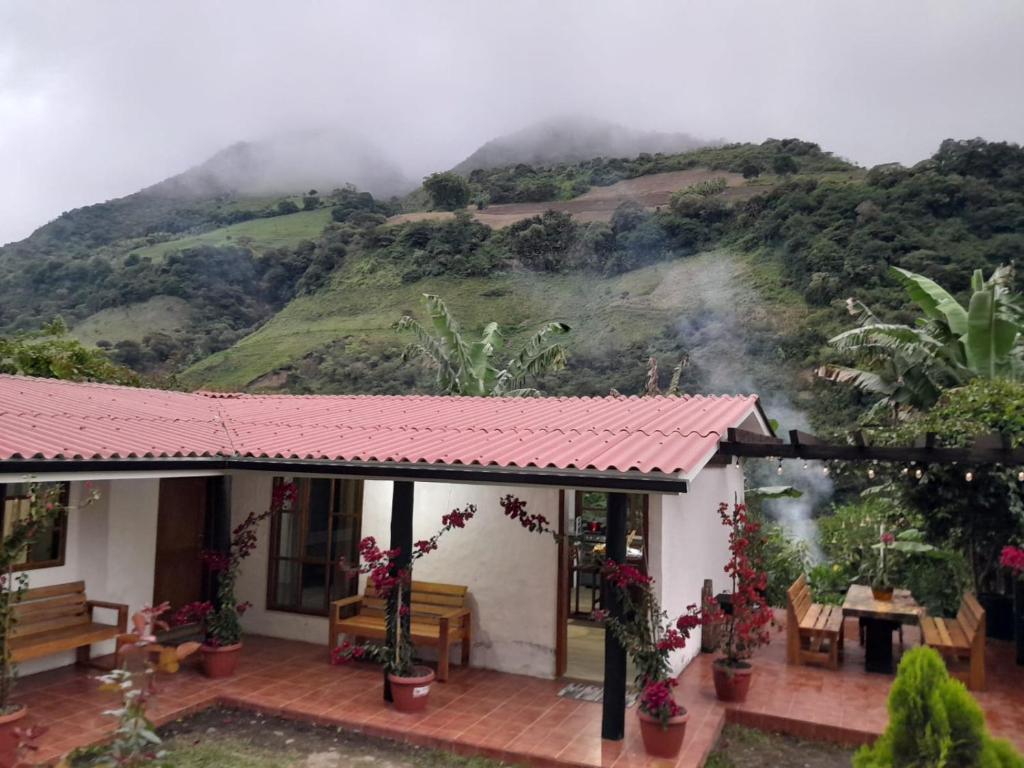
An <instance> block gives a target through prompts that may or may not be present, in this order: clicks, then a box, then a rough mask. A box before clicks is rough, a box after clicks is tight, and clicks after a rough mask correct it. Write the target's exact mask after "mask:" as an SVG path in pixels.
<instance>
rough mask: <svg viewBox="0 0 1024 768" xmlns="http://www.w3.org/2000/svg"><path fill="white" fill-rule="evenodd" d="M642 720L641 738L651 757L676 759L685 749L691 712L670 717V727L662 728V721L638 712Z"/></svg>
mask: <svg viewBox="0 0 1024 768" xmlns="http://www.w3.org/2000/svg"><path fill="white" fill-rule="evenodd" d="M637 717H639V719H640V738H642V739H643V742H644V750H645V751H646V752H647V754H648V755H650V756H651V757H675V756H676V755H678V754H679V750H680V749H682V748H683V739H684V738H685V737H686V723H687V721H688V720H689V719H690V713H689V712H683V714H681V715H679V716H678V717H670V718H669V720H668V725H667V726H666V727H664V728H663V727H662V725H661V721H660V720H659V719H658V718H656V717H652V716H651V715H648V714H647V713H646V712H641V711H640V710H637Z"/></svg>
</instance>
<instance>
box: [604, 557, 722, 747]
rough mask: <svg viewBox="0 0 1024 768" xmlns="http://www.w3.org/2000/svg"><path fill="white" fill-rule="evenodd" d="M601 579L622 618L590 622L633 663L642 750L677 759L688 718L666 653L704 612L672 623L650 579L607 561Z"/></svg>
mask: <svg viewBox="0 0 1024 768" xmlns="http://www.w3.org/2000/svg"><path fill="white" fill-rule="evenodd" d="M602 575H603V577H604V584H606V585H607V587H608V588H610V589H614V590H615V593H616V595H617V596H618V599H619V601H620V605H621V606H622V616H621V618H620V617H612V616H609V615H608V614H607V613H606V612H604V611H596V612H595V614H594V618H595V619H597V620H599V621H604V623H605V627H606V628H607V630H608V631H609V632H611V633H612V634H613V635H614V636H615V638H616V639H617V640H618V641H619V643H620V644H621V645H622V647H623V648H625V650H626V653H628V654H629V655H630V657H631V658H632V659H633V665H634V666H635V667H636V685H637V688H638V689H639V690H640V699H639V705H638V708H637V717H638V719H639V721H640V736H641V738H642V739H643V742H644V749H645V750H646V751H647V754H649V755H652V756H655V757H675V756H676V755H677V754H679V750H680V748H681V747H682V744H683V739H684V738H685V736H686V723H687V721H688V720H689V719H690V716H689V714H688V713H687V712H686V709H685V708H684V707H683V706H681V705H680V704H679V703H678V702H677V701H676V700H675V697H674V696H673V695H672V689H673V688H674V687H675V686H676V684H677V683H676V679H675V678H674V677H673V676H672V668H671V666H670V664H669V654H670V653H671V652H672V651H676V650H680V649H682V648H685V647H686V641H687V640H688V639H689V637H690V633H691V632H692V631H693V630H694V629H695V628H696V627H698V626H700V625H701V624H702V623H704V622H705V618H704V617H705V616H706V615H707V614H706V613H705V612H704V610H702V609H701V608H699V607H698V606H696V605H691V606H689V607H688V608H687V610H686V613H684V614H683V615H682V616H680V617H679V618H678V619H676V620H675V621H674V622H671V621H669V620H668V614H667V613H666V612H665V611H663V610H662V608H661V605H660V604H659V603H658V598H657V597H656V595H655V594H654V588H653V585H654V580H653V579H652V578H651V577H650V576H648V575H647V574H645V573H643V572H642V571H640V570H639V569H638V568H636V567H634V566H632V565H623V564H620V563H617V562H614V561H610V560H609V561H607V562H606V563H605V565H604V567H603V569H602Z"/></svg>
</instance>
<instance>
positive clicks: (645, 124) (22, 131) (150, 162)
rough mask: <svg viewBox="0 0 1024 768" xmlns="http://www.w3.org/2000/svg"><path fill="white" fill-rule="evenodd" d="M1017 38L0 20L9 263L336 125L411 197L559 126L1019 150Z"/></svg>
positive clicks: (171, 8)
mask: <svg viewBox="0 0 1024 768" xmlns="http://www.w3.org/2000/svg"><path fill="white" fill-rule="evenodd" d="M1022 39H1024V1H1022V0H969V1H968V0H948V1H943V0H921V1H920V2H918V1H914V0H879V1H878V2H869V1H867V0H857V2H847V1H845V0H844V1H842V2H840V1H839V0H836V1H835V2H833V1H831V0H806V2H803V1H797V0H785V1H782V0H779V1H773V0H747V1H746V2H729V1H728V0H704V1H703V2H688V1H687V0H667V1H666V2H658V1H656V0H621V2H602V1H601V0H579V1H578V2H573V1H569V0H537V1H536V2H517V1H516V0H466V1H465V2H461V1H459V2H455V1H452V0H434V1H433V2H423V1H422V0H410V1H409V2H397V1H396V2H385V1H384V0H369V1H368V2H362V3H355V2H341V1H340V0H334V1H333V2H327V1H326V0H321V1H314V0H289V1H288V2H284V1H283V0H271V1H266V2H265V1H264V0H237V1H235V2H217V1H216V0H195V1H194V2H193V1H192V0H173V1H172V0H164V2H160V3H157V2H147V0H125V1H124V2H116V1H114V0H109V1H108V0H64V1H63V2H51V1H50V0H0V172H2V174H3V176H2V178H0V243H2V242H6V241H8V240H13V239H18V238H21V237H24V236H25V235H27V234H28V233H29V232H31V231H32V230H33V229H34V228H36V227H37V226H39V225H41V224H43V223H45V222H46V221H48V220H49V219H52V218H53V217H55V216H56V215H58V214H59V213H60V212H61V211H63V210H67V209H69V208H73V207H77V206H80V205H86V204H90V203H95V202H100V201H102V200H105V199H109V198H112V197H119V196H121V195H124V194H128V193H130V192H133V191H135V190H137V189H139V188H140V187H143V186H146V185H148V184H151V183H154V182H156V181H159V180H161V179H163V178H165V177H167V176H169V175H172V174H174V173H177V172H179V171H181V170H184V169H185V168H187V167H189V166H190V165H194V164H196V163H198V162H201V161H202V160H204V159H205V158H206V157H207V156H209V155H210V154H212V153H213V152H215V151H217V150H218V149H221V148H223V147H224V146H226V145H228V144H231V143H233V142H235V141H238V140H240V139H247V138H260V137H264V136H270V135H274V134H277V133H280V132H282V131H288V130H292V129H305V128H310V127H315V128H318V129H320V128H323V127H325V126H331V125H339V124H340V125H345V126H348V127H350V128H355V129H356V130H358V131H360V132H362V133H364V134H365V135H366V136H368V137H369V138H370V139H371V140H372V141H373V142H375V143H376V144H378V145H379V146H381V147H382V148H383V150H384V151H385V153H386V154H388V155H389V156H391V157H393V158H394V159H395V160H396V161H397V162H398V163H399V165H400V166H401V167H402V168H403V169H404V170H405V171H406V172H407V173H408V174H410V175H412V176H414V177H415V176H419V175H422V174H423V173H425V172H427V171H430V170H435V169H438V168H442V167H449V166H451V165H453V164H455V163H456V162H458V161H459V160H461V159H462V158H463V157H465V156H466V155H468V154H469V153H470V152H471V151H472V150H473V149H475V148H476V147H477V146H478V145H479V144H481V143H482V142H484V141H486V140H487V139H489V138H492V137H494V136H496V135H499V134H502V133H506V132H508V131H510V130H514V129H516V128H520V127H523V126H524V125H526V124H529V123H531V122H532V121H534V120H537V119H540V118H544V117H549V116H552V115H560V114H593V115H595V116H599V117H602V118H605V119H609V120H613V121H616V122H619V123H622V124H625V125H628V126H633V127H637V128H647V129H656V130H663V131H682V132H687V133H691V134H695V135H697V136H702V137H724V138H727V139H734V140H753V141H758V140H761V139H763V138H765V137H768V136H774V137H783V136H799V137H801V138H806V139H810V140H813V141H817V142H819V143H820V144H821V145H822V146H823V147H825V148H826V149H829V150H832V151H834V152H836V153H837V154H839V155H842V156H845V157H848V158H850V159H853V160H856V161H857V162H860V163H862V164H866V165H872V164H875V163H879V162H887V161H892V160H899V161H902V162H905V163H911V162H915V161H917V160H920V159H921V158H923V157H925V156H927V155H928V154H930V153H931V152H932V151H934V149H935V148H936V147H937V145H938V143H939V141H941V140H942V139H943V138H945V137H949V136H953V137H971V136H977V135H980V136H984V137H986V138H989V139H999V140H1012V141H1016V142H1021V141H1024V98H1022V90H1024V89H1022V75H1024V46H1022V45H1021V40H1022Z"/></svg>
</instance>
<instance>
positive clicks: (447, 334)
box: [397, 293, 570, 397]
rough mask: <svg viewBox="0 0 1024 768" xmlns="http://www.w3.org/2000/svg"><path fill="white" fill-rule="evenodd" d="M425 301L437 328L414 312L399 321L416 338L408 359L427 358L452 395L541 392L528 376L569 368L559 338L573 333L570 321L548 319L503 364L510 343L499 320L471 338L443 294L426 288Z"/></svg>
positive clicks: (440, 383) (406, 355) (441, 386)
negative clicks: (528, 383)
mask: <svg viewBox="0 0 1024 768" xmlns="http://www.w3.org/2000/svg"><path fill="white" fill-rule="evenodd" d="M423 303H424V305H425V307H426V309H427V313H428V315H429V316H430V323H431V326H432V331H431V330H427V328H425V327H424V326H423V325H421V324H420V323H419V321H417V320H416V319H414V318H412V317H410V316H409V315H406V316H405V317H403V318H402V319H401V320H399V321H398V325H397V328H398V330H399V331H402V332H408V333H411V334H412V335H413V338H414V340H413V342H412V343H411V344H410V345H409V346H408V348H407V349H406V350H405V352H404V353H403V359H404V360H409V359H412V358H419V359H422V360H425V361H426V362H427V363H428V364H429V365H430V366H431V367H432V368H434V370H435V373H436V381H437V386H438V389H440V390H441V392H442V393H444V394H446V395H479V396H505V397H522V396H532V395H537V394H540V393H539V392H538V391H537V390H536V389H533V388H530V387H527V386H526V381H527V378H528V377H529V376H539V375H541V374H544V373H550V372H553V371H558V370H561V369H562V368H564V367H565V362H566V349H565V347H564V346H563V345H562V343H561V342H558V341H555V337H559V336H564V335H565V334H567V333H568V332H569V330H570V328H569V326H568V325H566V324H565V323H559V322H552V323H545V324H544V325H543V326H541V327H540V328H539V329H538V330H537V331H536V332H535V333H534V334H533V335H532V336H530V338H529V339H528V340H527V341H526V343H525V344H524V345H523V346H522V347H521V348H520V349H519V350H518V351H516V352H514V353H513V354H512V355H511V357H510V358H508V360H507V361H506V362H505V363H504V365H503V366H502V367H500V368H499V367H497V364H496V361H495V358H496V357H497V355H498V354H499V353H500V352H501V350H502V348H503V347H504V345H505V337H504V335H503V334H502V332H501V329H500V328H499V326H498V324H497V323H493V322H492V323H488V324H487V325H485V326H484V329H483V332H482V333H481V334H480V338H479V339H477V340H476V341H470V340H468V339H466V338H465V337H464V336H463V333H462V329H461V327H460V326H459V323H458V321H457V320H456V319H455V317H454V316H453V315H452V314H451V312H450V311H449V310H448V306H447V305H446V304H445V303H444V301H443V300H442V299H441V298H440V297H439V296H434V295H433V294H429V293H425V294H423Z"/></svg>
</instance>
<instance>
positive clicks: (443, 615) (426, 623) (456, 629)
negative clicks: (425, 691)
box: [328, 581, 472, 681]
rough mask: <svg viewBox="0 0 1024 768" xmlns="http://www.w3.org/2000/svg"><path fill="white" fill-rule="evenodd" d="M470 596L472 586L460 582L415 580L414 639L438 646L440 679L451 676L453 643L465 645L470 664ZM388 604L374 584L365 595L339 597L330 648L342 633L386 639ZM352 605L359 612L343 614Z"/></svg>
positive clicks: (333, 610)
mask: <svg viewBox="0 0 1024 768" xmlns="http://www.w3.org/2000/svg"><path fill="white" fill-rule="evenodd" d="M468 598H469V591H468V589H467V588H466V587H463V586H459V585H457V584H437V583H434V582H429V581H413V582H412V590H411V601H410V615H409V618H410V619H411V622H412V642H413V645H430V646H434V647H436V648H437V679H438V680H440V681H444V680H447V679H448V649H449V648H451V646H452V645H454V644H456V643H461V644H462V666H464V667H465V666H468V665H469V651H470V647H471V645H472V626H471V625H472V616H471V615H470V611H469V608H467V607H466V601H467V599H468ZM384 605H385V602H384V600H383V599H382V598H381V597H379V596H378V595H377V593H376V592H375V590H374V589H373V585H372V584H370V583H367V585H366V593H365V594H364V595H362V596H359V595H356V596H355V597H348V598H345V599H344V600H335V601H334V602H333V603H331V615H330V635H329V640H328V642H329V645H328V647H329V648H331V649H333V648H334V647H335V646H336V645H337V644H338V636H339V635H346V636H348V637H349V638H351V639H352V641H353V642H360V641H361V640H363V639H371V640H383V639H384V638H385V637H386V629H385V625H384ZM351 608H355V609H356V610H357V612H356V614H355V615H353V616H349V617H343V616H342V612H343V611H345V610H346V609H351Z"/></svg>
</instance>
